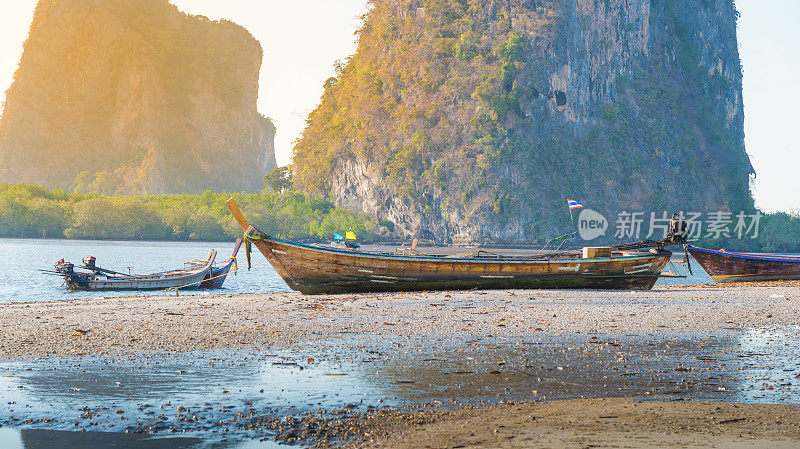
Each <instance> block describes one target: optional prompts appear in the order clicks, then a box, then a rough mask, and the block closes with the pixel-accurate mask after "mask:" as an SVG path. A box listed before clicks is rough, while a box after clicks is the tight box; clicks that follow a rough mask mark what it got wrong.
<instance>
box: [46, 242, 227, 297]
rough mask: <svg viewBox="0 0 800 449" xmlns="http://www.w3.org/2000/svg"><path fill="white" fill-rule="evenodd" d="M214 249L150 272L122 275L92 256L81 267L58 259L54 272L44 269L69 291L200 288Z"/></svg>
mask: <svg viewBox="0 0 800 449" xmlns="http://www.w3.org/2000/svg"><path fill="white" fill-rule="evenodd" d="M216 256H217V252H216V251H214V250H213V249H212V250H211V251H209V253H208V257H207V258H206V259H204V260H200V261H192V262H187V263H186V268H183V269H178V270H171V271H164V272H161V273H153V274H124V273H118V272H116V271H112V270H107V269H104V268H100V267H98V266H96V265H95V258H94V257H86V258H84V260H83V266H82V267H79V268H76V267H75V266H74V265H73V264H71V263H69V262H64V260H63V259H62V260H60V261H58V262H57V263H56V266H55V270H54V271H44V273H46V274H52V275H56V276H60V277H63V278H64V283H65V284H66V286H67V288H69V289H70V290H166V289H175V288H187V289H196V288H200V284H201V283H202V281H203V278H204V277H205V276H206V275H207V274H208V273H209V272H210V271H211V267H212V266H213V265H214V258H215V257H216Z"/></svg>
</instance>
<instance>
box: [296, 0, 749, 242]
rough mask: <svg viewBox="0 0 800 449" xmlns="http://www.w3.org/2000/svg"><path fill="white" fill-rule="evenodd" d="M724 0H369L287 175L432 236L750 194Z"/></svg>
mask: <svg viewBox="0 0 800 449" xmlns="http://www.w3.org/2000/svg"><path fill="white" fill-rule="evenodd" d="M737 15H738V13H737V12H736V10H735V9H734V6H733V2H732V1H730V0H709V1H702V2H698V1H694V0H552V1H548V0H474V1H465V2H437V1H428V2H422V1H418V0H380V1H377V2H375V6H374V9H373V11H372V12H371V13H370V14H369V16H368V17H367V20H366V23H365V25H364V27H363V29H362V30H361V34H360V42H359V49H358V51H357V53H356V54H355V55H354V56H353V58H352V59H351V60H350V61H349V63H348V64H347V65H346V66H345V67H344V68H343V69H342V70H341V73H340V74H339V76H338V77H337V79H335V80H331V81H330V82H329V83H327V89H326V92H325V94H324V96H323V100H322V103H321V105H320V106H319V107H318V108H317V110H315V111H314V112H313V113H312V114H311V116H310V117H309V125H308V127H307V129H306V131H305V133H304V135H303V138H302V139H301V140H300V141H299V142H298V144H297V146H296V147H295V155H294V167H295V178H294V179H295V185H296V187H298V188H300V189H303V190H305V191H307V192H309V193H311V194H317V195H326V196H329V197H331V198H333V199H334V200H335V202H336V203H337V204H338V205H342V206H346V207H351V208H355V209H360V210H363V211H366V212H369V213H373V214H376V215H377V216H378V217H379V218H385V219H389V220H391V221H393V222H395V224H396V225H397V226H396V228H395V229H397V231H398V233H402V234H405V235H417V236H423V237H429V238H434V239H436V240H438V241H442V242H454V243H457V242H460V243H469V242H480V241H505V242H524V241H531V240H541V239H544V238H546V236H552V235H554V234H557V233H560V232H562V231H564V230H566V228H567V227H568V226H569V223H570V222H569V215H568V214H567V212H566V199H567V198H578V199H580V200H581V202H583V203H584V204H585V205H587V206H589V207H591V208H593V209H596V210H599V211H600V212H602V213H603V214H605V215H606V216H609V217H615V216H616V214H617V213H619V212H621V211H624V210H627V211H642V212H645V213H647V212H649V211H664V210H667V211H671V210H685V211H689V210H692V211H698V212H702V211H710V210H721V209H729V210H734V211H738V210H748V209H749V208H752V199H751V196H750V191H749V180H750V175H751V174H752V172H753V169H752V166H751V164H750V161H749V158H748V156H747V154H746V152H745V149H744V132H743V120H744V113H743V107H742V89H741V80H742V74H741V67H740V60H739V55H738V49H737V39H736V19H737Z"/></svg>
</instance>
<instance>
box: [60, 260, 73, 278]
mask: <svg viewBox="0 0 800 449" xmlns="http://www.w3.org/2000/svg"><path fill="white" fill-rule="evenodd" d="M56 272H58V273H60V274H63V275H65V276H72V275H73V274H75V265H73V264H71V263H69V262H64V259H61V260H59V261H58V262H56Z"/></svg>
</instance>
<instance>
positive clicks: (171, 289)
mask: <svg viewBox="0 0 800 449" xmlns="http://www.w3.org/2000/svg"><path fill="white" fill-rule="evenodd" d="M233 261H234V264H236V259H235V258H234V259H233ZM234 274H235V272H234ZM227 275H228V273H225V274H218V275H216V276H213V277H210V278H208V279H205V278H203V279H201V280H199V281H197V282H192V283H190V284H186V285H179V286H177V287H170V288H166V289H164V290H160V291H164V292H175V296H178V290H180V289H182V288H186V287H191V286H192V285H198V284H202V283H203V282H208V281H214V280H216V279H219V278H222V277H225V276H227Z"/></svg>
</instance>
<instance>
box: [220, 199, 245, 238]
mask: <svg viewBox="0 0 800 449" xmlns="http://www.w3.org/2000/svg"><path fill="white" fill-rule="evenodd" d="M225 204H226V205H227V206H228V210H230V211H231V214H232V215H233V218H234V219H236V222H237V223H239V226H241V227H242V229H243V230H245V231H246V230H247V228H249V227H250V223H248V222H247V219H246V218H244V215H242V211H241V210H239V206H238V205H237V204H236V200H234V199H233V198H228V201H225Z"/></svg>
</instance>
